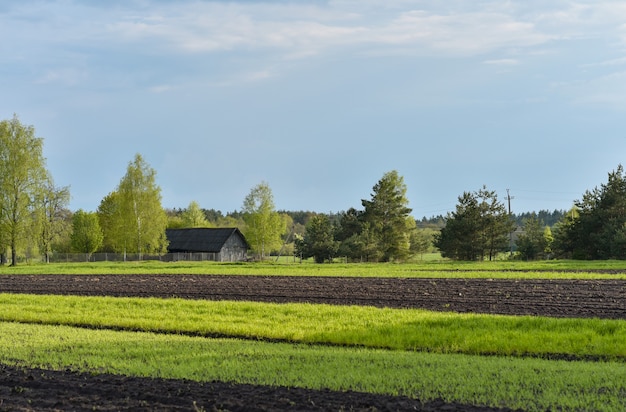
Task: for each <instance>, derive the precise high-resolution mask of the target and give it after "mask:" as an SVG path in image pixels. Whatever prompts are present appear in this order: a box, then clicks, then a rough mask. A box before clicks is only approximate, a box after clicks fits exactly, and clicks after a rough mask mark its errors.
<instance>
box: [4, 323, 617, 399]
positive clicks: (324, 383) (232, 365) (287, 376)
mask: <svg viewBox="0 0 626 412" xmlns="http://www.w3.org/2000/svg"><path fill="white" fill-rule="evenodd" d="M0 362H2V363H5V364H17V365H24V366H35V367H44V368H51V369H65V368H72V369H74V370H81V371H94V372H98V373H100V372H110V373H116V374H124V375H133V376H144V377H163V378H177V379H180V378H186V379H193V380H197V381H211V380H219V381H226V382H234V383H250V384H263V385H277V386H278V385H279V386H290V387H294V386H295V387H305V388H311V389H323V388H328V389H331V390H357V391H365V392H372V393H383V394H391V395H399V394H402V395H407V396H410V397H413V398H418V399H421V400H423V401H427V400H432V399H436V398H442V399H444V400H446V401H450V402H452V401H455V402H461V403H465V404H474V405H488V406H493V407H509V408H514V409H516V408H521V409H524V410H528V411H534V410H537V411H539V410H541V411H543V410H594V411H617V410H625V409H626V364H624V363H615V362H565V361H546V360H542V359H519V358H510V357H480V356H468V355H439V354H431V353H421V352H405V351H385V350H375V349H365V348H342V347H328V346H315V345H294V344H287V343H280V344H279V343H267V342H252V341H242V340H236V339H206V338H198V337H195V338H194V337H186V336H180V335H162V334H151V333H140V332H120V331H108V330H87V329H80V328H72V327H66V326H42V325H26V324H17V323H2V322H0Z"/></svg>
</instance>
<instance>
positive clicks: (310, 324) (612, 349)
mask: <svg viewBox="0 0 626 412" xmlns="http://www.w3.org/2000/svg"><path fill="white" fill-rule="evenodd" d="M0 320H2V321H10V322H24V323H41V324H51V325H71V326H86V327H92V328H109V329H127V330H138V331H151V332H163V333H179V334H187V335H199V336H229V337H240V338H249V339H263V340H273V341H276V340H278V341H290V342H302V343H322V344H333V345H353V346H365V347H371V348H385V349H394V350H406V351H429V352H435V353H464V354H479V355H516V356H517V355H529V356H537V357H550V356H553V355H567V356H569V357H573V358H579V359H588V358H599V359H609V360H618V361H622V362H623V361H625V360H626V321H624V320H601V319H560V318H547V317H533V316H503V315H482V314H458V313H451V312H431V311H425V310H417V309H389V308H385V309H380V308H374V307H367V306H332V305H312V304H296V303H290V304H268V303H258V302H231V301H217V302H212V301H201V300H185V299H157V298H113V297H78V296H50V295H43V296H42V295H20V294H0Z"/></svg>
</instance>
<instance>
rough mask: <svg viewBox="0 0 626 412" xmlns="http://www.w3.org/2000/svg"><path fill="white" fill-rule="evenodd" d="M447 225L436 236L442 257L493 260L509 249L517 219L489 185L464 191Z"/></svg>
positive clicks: (450, 214)
mask: <svg viewBox="0 0 626 412" xmlns="http://www.w3.org/2000/svg"><path fill="white" fill-rule="evenodd" d="M458 201H459V203H458V204H457V206H456V210H455V211H454V212H451V213H449V214H448V217H447V219H446V226H445V227H443V228H442V229H441V231H440V233H438V234H437V235H436V236H435V242H434V245H435V246H436V247H437V248H438V249H439V251H440V252H441V255H442V256H443V257H447V258H450V259H455V260H483V259H485V257H488V258H489V259H490V260H491V259H494V258H495V256H496V255H497V253H498V252H501V251H504V250H506V248H507V246H508V236H509V233H510V232H511V231H512V230H513V227H514V222H513V219H512V218H511V216H510V215H509V214H508V213H507V211H506V208H505V206H504V204H502V203H501V202H499V201H498V199H497V195H496V193H495V192H493V191H489V190H487V189H486V187H484V186H483V188H482V189H481V190H479V191H476V192H473V193H470V192H464V193H463V195H462V196H459V198H458Z"/></svg>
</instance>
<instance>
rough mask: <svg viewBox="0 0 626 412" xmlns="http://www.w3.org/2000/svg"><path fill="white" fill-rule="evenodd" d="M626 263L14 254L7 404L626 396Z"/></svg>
mask: <svg viewBox="0 0 626 412" xmlns="http://www.w3.org/2000/svg"><path fill="white" fill-rule="evenodd" d="M624 269H626V265H624V264H622V262H585V263H582V264H581V262H539V263H532V264H524V263H510V262H493V264H485V263H480V264H459V265H455V264H450V263H441V264H438V263H430V262H429V263H424V264H421V265H306V264H303V265H294V264H257V265H251V264H245V265H233V264H229V265H217V264H192V265H189V264H187V265H173V264H162V265H159V264H158V263H157V264H155V263H150V264H145V265H141V264H135V263H133V264H91V265H88V264H85V265H53V266H47V265H36V266H31V267H28V266H22V267H18V268H0V320H1V321H2V322H0V336H1V338H0V363H1V364H2V376H3V377H2V381H1V382H0V399H1V400H2V403H0V409H5V408H6V409H9V410H13V409H17V410H20V409H21V410H29V409H36V410H55V409H56V410H64V409H74V410H81V409H85V410H87V409H89V410H119V409H137V408H139V409H142V408H143V409H144V410H194V409H195V410H441V409H445V410H507V409H524V410H547V409H553V410H554V409H565V410H623V409H625V408H626V400H625V399H626V280H625V277H624V272H625V270H624ZM255 408H256V409H255Z"/></svg>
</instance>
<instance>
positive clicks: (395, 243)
mask: <svg viewBox="0 0 626 412" xmlns="http://www.w3.org/2000/svg"><path fill="white" fill-rule="evenodd" d="M406 190H407V188H406V185H405V184H404V178H403V177H402V176H400V175H399V174H398V172H397V171H395V170H393V171H391V172H387V173H385V174H384V175H383V177H382V178H381V179H380V180H379V181H378V182H377V183H376V185H374V187H373V193H372V197H371V200H362V201H361V203H362V205H363V207H364V208H365V210H364V221H365V222H368V223H369V224H370V230H371V231H372V234H373V235H374V236H375V239H376V243H377V249H378V250H379V252H380V255H381V257H380V259H381V260H382V261H384V262H389V261H393V260H406V259H407V258H408V257H409V256H410V234H411V224H410V222H409V219H410V216H409V214H410V213H411V209H410V208H409V207H408V203H409V201H408V199H407V197H406Z"/></svg>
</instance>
